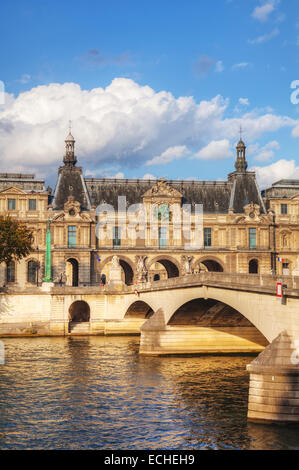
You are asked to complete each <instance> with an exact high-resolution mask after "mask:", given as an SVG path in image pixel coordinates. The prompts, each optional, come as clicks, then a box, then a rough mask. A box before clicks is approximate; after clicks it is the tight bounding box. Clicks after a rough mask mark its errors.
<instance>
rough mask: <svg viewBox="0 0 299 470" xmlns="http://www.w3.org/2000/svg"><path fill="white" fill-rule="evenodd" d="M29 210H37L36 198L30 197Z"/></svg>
mask: <svg viewBox="0 0 299 470" xmlns="http://www.w3.org/2000/svg"><path fill="white" fill-rule="evenodd" d="M29 210H30V211H36V199H29Z"/></svg>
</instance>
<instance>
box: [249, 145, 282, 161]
mask: <svg viewBox="0 0 299 470" xmlns="http://www.w3.org/2000/svg"><path fill="white" fill-rule="evenodd" d="M279 148H280V146H279V143H278V142H277V141H276V140H272V141H271V142H268V144H266V145H264V146H263V147H259V145H258V144H257V148H256V149H255V153H256V156H255V157H254V159H255V160H256V161H257V162H268V161H269V160H271V159H272V158H273V157H274V155H275V150H279Z"/></svg>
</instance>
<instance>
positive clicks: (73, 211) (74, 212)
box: [52, 196, 92, 222]
mask: <svg viewBox="0 0 299 470" xmlns="http://www.w3.org/2000/svg"><path fill="white" fill-rule="evenodd" d="M67 219H71V220H74V221H75V220H80V219H81V220H84V221H88V222H91V221H92V217H91V216H90V215H89V214H88V213H87V212H83V211H81V206H80V202H78V201H74V200H73V198H72V196H70V197H69V198H68V200H67V202H66V203H65V204H64V206H63V211H59V212H58V214H56V215H55V216H54V217H53V219H52V220H53V221H64V220H67Z"/></svg>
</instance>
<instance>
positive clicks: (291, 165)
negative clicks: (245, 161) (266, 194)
mask: <svg viewBox="0 0 299 470" xmlns="http://www.w3.org/2000/svg"><path fill="white" fill-rule="evenodd" d="M250 170H251V171H255V172H256V177H257V181H258V184H259V186H260V188H261V189H265V188H267V187H269V186H271V185H272V183H275V182H276V181H279V180H282V179H292V178H294V179H296V178H298V177H299V167H296V164H295V160H284V159H281V160H279V161H277V162H275V163H272V164H271V165H267V166H263V167H259V166H255V167H253V168H251V169H250Z"/></svg>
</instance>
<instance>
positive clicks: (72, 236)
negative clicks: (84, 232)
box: [67, 225, 77, 246]
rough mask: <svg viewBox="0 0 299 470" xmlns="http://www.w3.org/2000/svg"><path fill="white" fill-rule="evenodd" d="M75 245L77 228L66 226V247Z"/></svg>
mask: <svg viewBox="0 0 299 470" xmlns="http://www.w3.org/2000/svg"><path fill="white" fill-rule="evenodd" d="M76 243H77V227H76V226H75V225H69V226H68V234H67V244H68V246H76Z"/></svg>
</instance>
